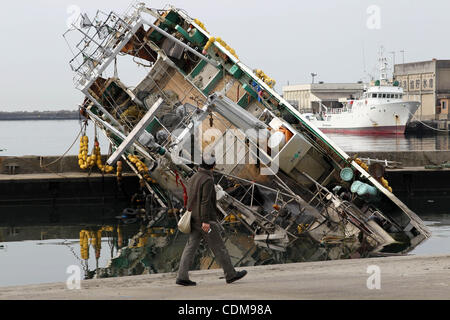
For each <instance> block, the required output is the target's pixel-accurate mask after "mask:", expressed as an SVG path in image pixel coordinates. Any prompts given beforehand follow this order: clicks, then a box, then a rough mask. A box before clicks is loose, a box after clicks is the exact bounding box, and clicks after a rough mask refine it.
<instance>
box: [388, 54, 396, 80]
mask: <svg viewBox="0 0 450 320" xmlns="http://www.w3.org/2000/svg"><path fill="white" fill-rule="evenodd" d="M389 53H390V54H392V80H395V79H394V77H395V75H394V72H395V51H390V52H389Z"/></svg>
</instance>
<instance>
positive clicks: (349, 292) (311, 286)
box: [0, 255, 450, 300]
mask: <svg viewBox="0 0 450 320" xmlns="http://www.w3.org/2000/svg"><path fill="white" fill-rule="evenodd" d="M369 266H375V267H372V269H371V268H369V269H368V267H369ZM374 268H375V269H376V268H379V271H380V273H379V274H380V278H379V280H380V281H379V289H377V282H376V281H372V280H373V279H374V278H373V276H374V271H372V270H374ZM245 269H246V270H247V271H248V275H247V276H246V277H244V278H243V279H241V280H239V281H237V282H235V283H232V284H226V283H225V280H224V279H220V277H222V276H223V272H222V270H221V269H215V270H201V271H192V272H191V273H190V278H191V279H192V280H193V281H196V282H197V286H195V287H181V286H178V285H176V284H175V278H176V274H175V273H165V274H153V275H141V276H129V277H122V278H109V279H94V280H86V281H82V282H81V289H79V290H77V289H74V290H68V289H67V287H66V283H54V284H41V285H28V286H20V287H3V288H0V299H2V300H8V299H19V300H20V299H24V300H25V299H26V300H29V299H31V300H42V299H45V300H47V299H63V300H71V299H76V300H95V299H116V300H129V299H151V300H223V299H224V300H234V299H237V300H244V299H245V300H252V299H258V300H300V299H358V300H368V299H446V300H447V299H450V255H439V256H402V257H388V258H370V259H352V260H334V261H323V262H304V263H292V264H284V265H268V266H256V267H246V268H245ZM368 271H369V272H368ZM370 277H372V278H370ZM368 282H369V286H368ZM370 288H372V289H370Z"/></svg>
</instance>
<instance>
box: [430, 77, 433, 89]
mask: <svg viewBox="0 0 450 320" xmlns="http://www.w3.org/2000/svg"><path fill="white" fill-rule="evenodd" d="M429 83H430V85H429V87H430V88H433V79H430V81H429Z"/></svg>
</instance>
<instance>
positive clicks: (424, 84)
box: [423, 80, 428, 89]
mask: <svg viewBox="0 0 450 320" xmlns="http://www.w3.org/2000/svg"><path fill="white" fill-rule="evenodd" d="M427 82H428V81H427V80H423V88H424V89H425V88H426V87H427Z"/></svg>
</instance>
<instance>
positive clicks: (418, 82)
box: [416, 80, 420, 89]
mask: <svg viewBox="0 0 450 320" xmlns="http://www.w3.org/2000/svg"><path fill="white" fill-rule="evenodd" d="M416 89H420V80H416Z"/></svg>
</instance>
